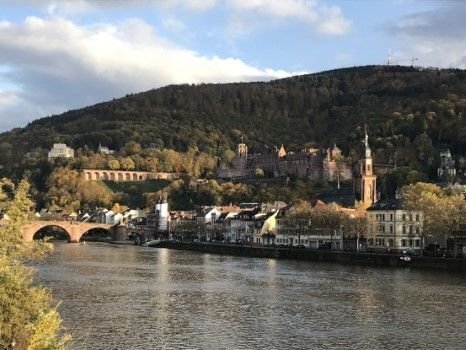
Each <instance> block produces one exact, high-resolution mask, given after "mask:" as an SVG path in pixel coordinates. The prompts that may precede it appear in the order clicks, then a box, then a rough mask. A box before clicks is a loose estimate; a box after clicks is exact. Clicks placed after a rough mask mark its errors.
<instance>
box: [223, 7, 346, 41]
mask: <svg viewBox="0 0 466 350" xmlns="http://www.w3.org/2000/svg"><path fill="white" fill-rule="evenodd" d="M229 4H230V6H231V8H232V10H233V15H232V20H231V24H232V25H233V29H234V30H235V29H239V33H241V32H247V28H248V27H250V26H251V24H252V23H253V22H257V19H258V18H257V16H259V18H270V19H274V20H278V21H287V20H297V21H300V22H303V23H305V24H307V25H309V26H310V27H312V28H313V29H314V30H315V31H317V32H318V33H320V34H325V35H341V34H345V33H346V32H347V31H348V30H349V28H350V26H351V21H349V20H348V19H346V18H345V17H344V16H343V13H342V11H341V9H340V8H339V7H337V6H327V5H324V4H322V3H321V2H317V1H311V0H280V1H270V0H229ZM253 16H254V17H253Z"/></svg>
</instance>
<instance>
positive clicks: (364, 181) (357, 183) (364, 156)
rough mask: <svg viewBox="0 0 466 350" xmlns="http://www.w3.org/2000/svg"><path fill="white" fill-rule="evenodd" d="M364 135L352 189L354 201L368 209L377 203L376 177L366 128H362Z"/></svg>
mask: <svg viewBox="0 0 466 350" xmlns="http://www.w3.org/2000/svg"><path fill="white" fill-rule="evenodd" d="M364 133H365V135H364V141H363V147H362V149H361V157H360V159H359V162H358V169H357V171H356V176H355V177H354V185H353V189H354V193H355V195H356V199H357V200H358V201H360V202H361V203H362V205H363V207H364V208H368V207H370V206H371V205H372V204H373V203H375V202H376V201H377V176H376V175H374V168H373V163H372V152H371V149H370V147H369V136H368V135H367V130H366V127H364Z"/></svg>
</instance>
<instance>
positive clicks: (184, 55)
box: [0, 17, 292, 129]
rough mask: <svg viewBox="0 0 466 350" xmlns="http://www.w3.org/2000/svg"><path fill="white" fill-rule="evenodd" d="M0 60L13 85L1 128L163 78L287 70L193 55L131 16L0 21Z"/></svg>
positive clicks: (196, 79)
mask: <svg viewBox="0 0 466 350" xmlns="http://www.w3.org/2000/svg"><path fill="white" fill-rule="evenodd" d="M2 65H4V66H8V67H9V70H8V71H6V72H4V73H3V75H4V79H7V80H8V83H9V84H11V85H14V86H17V87H20V89H18V91H14V94H13V96H12V95H11V93H10V94H6V93H5V89H3V90H2V89H1V87H0V92H1V93H2V96H3V97H2V101H3V102H0V103H1V105H0V128H1V129H5V128H6V127H12V126H19V125H21V124H24V123H25V121H29V120H32V119H34V118H37V117H39V116H43V115H45V114H50V113H59V112H61V111H64V110H66V109H70V108H76V107H80V106H83V105H88V104H92V103H96V102H100V101H102V100H106V99H110V98H113V97H117V96H121V95H124V94H127V93H129V92H138V91H143V90H147V89H151V88H156V87H160V86H164V85H167V84H174V83H201V82H232V81H251V80H268V79H272V78H279V77H285V76H288V75H291V74H292V73H289V72H286V71H282V70H273V69H261V68H257V67H254V66H251V65H248V64H247V63H245V62H243V61H241V60H239V59H235V58H222V57H217V56H213V57H210V56H203V55H200V54H199V53H197V52H195V51H192V50H187V49H185V48H183V47H180V46H177V45H175V44H174V43H172V42H170V41H168V40H166V39H165V38H163V37H161V36H160V35H158V34H157V32H156V31H155V29H154V28H153V27H152V26H150V25H148V24H147V23H145V22H144V21H142V20H139V19H132V20H127V21H125V22H122V23H120V24H107V23H103V24H94V25H90V26H81V25H78V24H76V23H74V22H72V21H70V20H67V19H63V18H52V19H41V18H38V17H28V18H26V19H25V20H24V22H21V23H10V22H5V21H4V22H2V24H1V30H0V66H2ZM4 101H13V102H14V103H8V104H6V103H5V102H4ZM21 111H22V113H21ZM24 111H26V112H24ZM26 113H27V114H26Z"/></svg>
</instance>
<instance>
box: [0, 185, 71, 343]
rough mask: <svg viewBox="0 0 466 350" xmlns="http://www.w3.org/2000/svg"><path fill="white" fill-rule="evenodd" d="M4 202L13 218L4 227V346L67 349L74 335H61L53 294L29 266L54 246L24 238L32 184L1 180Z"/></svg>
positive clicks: (0, 292) (0, 231) (0, 327)
mask: <svg viewBox="0 0 466 350" xmlns="http://www.w3.org/2000/svg"><path fill="white" fill-rule="evenodd" d="M5 189H7V191H5ZM11 190H13V191H11ZM0 205H1V207H2V210H4V211H6V213H7V215H8V217H9V222H8V224H7V225H6V226H3V227H1V228H0V348H2V349H13V348H15V349H31V350H40V349H64V348H65V346H66V344H67V343H68V341H69V339H70V338H69V336H67V335H65V336H64V337H61V338H60V337H59V336H58V332H59V331H60V329H61V319H60V317H59V315H58V313H57V310H56V308H54V307H52V302H53V300H52V296H51V294H50V292H49V291H48V290H46V289H45V288H43V287H41V286H36V285H34V284H33V271H32V269H31V268H30V267H27V266H26V265H25V263H29V262H30V261H31V260H36V259H38V258H40V257H41V256H43V255H44V254H45V253H46V252H47V251H48V250H49V249H50V246H49V245H48V244H46V243H43V242H39V243H38V242H33V243H32V244H25V243H24V242H23V240H22V239H21V234H20V232H21V228H22V227H23V226H24V225H25V224H26V223H27V222H28V221H29V219H30V218H31V217H32V211H31V210H32V208H33V203H32V201H31V200H30V198H29V184H28V183H27V182H26V181H24V180H23V181H21V182H20V183H19V184H18V186H17V187H16V186H14V185H12V182H11V181H8V180H5V179H3V180H1V181H0Z"/></svg>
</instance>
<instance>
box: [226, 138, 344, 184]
mask: <svg viewBox="0 0 466 350" xmlns="http://www.w3.org/2000/svg"><path fill="white" fill-rule="evenodd" d="M256 169H262V170H263V171H264V173H265V174H266V175H267V176H269V177H278V176H290V175H293V176H297V177H299V178H306V179H309V180H313V181H318V180H326V181H337V180H351V179H352V166H351V163H350V162H349V161H348V160H347V159H345V158H344V157H343V156H342V154H341V150H340V149H339V148H338V147H337V146H336V145H334V146H333V147H331V148H328V149H315V148H309V149H304V150H302V151H300V152H296V153H295V152H286V150H285V147H284V146H283V145H282V146H281V147H280V148H278V147H272V148H270V147H265V148H264V149H262V150H261V151H260V152H257V153H248V147H247V145H246V144H244V143H240V144H238V146H237V149H236V155H235V157H234V158H233V159H232V160H231V162H230V164H222V165H221V166H220V167H219V169H218V170H217V176H218V177H219V178H223V179H241V178H247V177H253V176H254V175H255V171H256Z"/></svg>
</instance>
